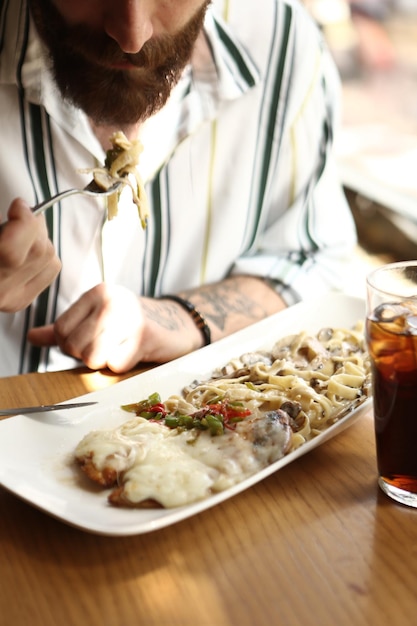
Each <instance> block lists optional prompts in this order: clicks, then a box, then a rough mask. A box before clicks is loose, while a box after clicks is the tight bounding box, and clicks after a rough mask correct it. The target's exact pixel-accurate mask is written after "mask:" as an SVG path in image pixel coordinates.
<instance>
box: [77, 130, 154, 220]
mask: <svg viewBox="0 0 417 626" xmlns="http://www.w3.org/2000/svg"><path fill="white" fill-rule="evenodd" d="M110 142H111V145H112V148H111V149H110V150H108V151H107V154H106V160H105V163H104V167H96V168H93V169H89V170H83V171H84V172H91V173H92V174H93V177H94V180H95V182H96V183H97V185H98V186H99V187H101V188H102V189H109V188H110V187H111V186H112V185H114V183H115V182H121V183H122V184H123V186H126V185H127V186H129V187H130V189H131V191H132V200H133V202H134V204H136V206H137V209H138V213H139V219H140V221H141V224H142V227H143V228H145V227H146V223H147V219H148V216H149V207H148V201H147V197H146V192H145V187H144V184H143V181H142V179H141V176H140V174H139V172H138V169H137V166H138V163H139V156H140V154H141V152H142V150H143V147H142V144H141V143H140V141H139V140H135V141H129V139H128V138H127V137H126V136H125V134H124V133H123V132H122V131H118V132H116V133H114V134H113V135H112V136H111V137H110ZM130 176H131V177H132V178H133V179H134V183H133V182H132V180H131V179H130ZM119 195H120V192H119V191H117V192H115V193H114V194H111V195H110V196H109V197H108V199H107V215H108V219H109V220H111V219H113V217H115V216H116V215H117V212H118V199H119Z"/></svg>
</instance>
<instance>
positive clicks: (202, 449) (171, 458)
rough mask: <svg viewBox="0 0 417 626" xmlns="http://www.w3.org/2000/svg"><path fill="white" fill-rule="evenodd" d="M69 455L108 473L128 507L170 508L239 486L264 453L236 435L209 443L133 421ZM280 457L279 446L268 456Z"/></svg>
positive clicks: (204, 435) (95, 435)
mask: <svg viewBox="0 0 417 626" xmlns="http://www.w3.org/2000/svg"><path fill="white" fill-rule="evenodd" d="M287 439H288V438H287ZM75 455H76V458H78V459H81V458H85V457H89V456H90V457H91V456H92V460H93V463H94V466H95V468H97V469H98V470H99V471H102V470H103V469H104V468H112V469H114V470H115V471H116V472H117V473H118V474H119V477H120V483H121V484H123V495H124V498H126V499H127V500H128V501H129V502H130V503H132V504H137V503H140V502H142V501H144V500H147V499H153V500H155V501H157V502H159V503H160V504H161V505H162V506H164V507H175V506H183V505H185V504H189V503H191V502H195V501H198V500H201V499H203V498H206V497H207V496H208V495H210V494H211V493H213V492H216V491H222V490H224V489H227V488H228V487H231V486H232V485H234V484H236V483H238V482H240V481H242V480H243V479H244V478H246V477H247V476H250V475H252V474H254V473H255V472H256V471H258V470H259V469H261V468H262V467H264V466H265V464H266V463H267V458H268V457H269V456H270V452H267V453H266V452H265V446H259V442H257V443H253V442H252V441H250V440H249V439H247V438H245V436H241V435H240V434H239V433H238V432H233V431H226V433H225V434H224V435H222V436H219V437H213V436H211V435H210V434H209V433H208V432H207V431H199V432H198V433H196V431H195V430H193V431H178V430H177V429H174V430H172V429H170V428H168V427H166V426H164V425H161V424H157V423H154V422H149V421H147V420H145V419H143V418H140V417H138V418H136V419H134V420H130V421H128V422H126V423H125V424H123V425H122V426H120V427H119V428H117V429H115V430H113V431H94V432H91V433H89V434H88V435H86V437H84V439H83V440H82V441H81V442H80V443H79V445H78V446H77V449H76V452H75ZM282 455H283V449H282V446H280V451H279V452H277V451H276V450H275V452H274V456H275V457H279V456H282Z"/></svg>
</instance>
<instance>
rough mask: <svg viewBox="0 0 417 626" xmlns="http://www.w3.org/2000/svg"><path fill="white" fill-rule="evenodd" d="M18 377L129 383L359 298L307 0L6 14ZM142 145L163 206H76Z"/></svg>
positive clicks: (54, 4)
mask: <svg viewBox="0 0 417 626" xmlns="http://www.w3.org/2000/svg"><path fill="white" fill-rule="evenodd" d="M1 16H2V24H3V30H2V32H3V35H2V46H1V49H0V127H1V137H2V141H3V150H2V152H1V154H0V186H1V190H2V197H3V218H4V219H5V218H6V217H7V219H8V222H7V223H6V224H4V225H3V226H2V229H1V231H0V341H1V346H2V360H1V366H0V374H1V375H11V374H15V373H20V372H26V371H36V370H38V371H39V370H40V371H42V370H46V369H63V368H67V367H73V366H75V365H79V364H80V363H84V364H85V365H87V366H88V367H90V368H93V369H99V368H104V367H108V368H110V369H112V370H113V371H115V372H125V371H127V370H129V369H130V368H132V367H133V366H135V365H136V364H137V363H138V362H140V361H152V362H164V361H168V360H171V359H173V358H176V357H178V356H181V355H183V354H186V353H188V352H190V351H192V350H195V349H198V348H200V347H201V346H202V345H205V344H207V343H209V342H210V341H216V340H218V339H220V338H222V337H224V336H226V335H228V334H230V333H232V332H234V331H236V330H238V329H240V328H243V327H245V326H247V325H248V324H251V323H253V322H256V321H258V320H260V319H262V318H264V317H265V316H267V315H270V314H272V313H274V312H276V311H279V310H280V309H282V308H284V307H286V306H289V305H291V304H293V303H294V302H296V301H298V300H300V299H302V298H304V297H307V296H311V295H319V294H322V293H324V292H325V291H328V290H329V289H335V288H340V286H341V285H343V277H344V273H345V272H346V270H347V269H348V260H349V258H350V255H351V250H352V248H353V246H354V244H355V241H356V236H355V228H354V224H353V220H352V217H351V215H350V212H349V209H348V207H347V204H346V201H345V198H344V194H343V191H342V188H341V186H340V183H339V181H338V180H337V177H336V175H335V167H334V158H333V156H332V141H333V135H334V131H335V127H336V123H337V103H338V98H339V88H340V85H339V81H338V77H337V74H336V71H335V68H334V64H333V62H332V59H331V58H330V56H329V53H328V51H327V49H326V46H325V44H324V42H323V40H322V37H321V34H320V32H319V31H318V29H317V28H316V26H315V25H314V23H313V22H312V20H311V19H310V17H309V16H308V14H307V13H306V11H305V10H304V9H303V7H302V6H301V5H300V4H299V2H298V1H297V0H260V2H257V3H254V2H253V0H214V1H213V2H209V1H208V0H176V1H175V2H172V1H167V0H120V1H118V2H117V3H116V2H114V0H28V1H26V0H15V1H14V2H13V3H3V6H2V8H1ZM119 130H122V131H123V132H124V133H125V134H126V136H127V137H129V138H130V139H139V140H140V141H141V143H142V144H143V152H142V155H141V160H140V163H139V166H138V167H139V170H140V174H141V176H142V178H143V180H144V181H145V184H146V189H147V195H148V199H149V205H150V217H149V220H148V224H147V227H146V228H145V229H143V228H142V226H141V224H140V221H139V220H138V217H137V212H136V210H135V208H134V207H133V206H132V201H131V196H129V190H128V189H126V190H125V191H123V193H122V195H121V197H120V201H119V212H118V216H117V218H115V219H113V220H111V221H108V220H107V219H106V215H107V213H106V207H105V204H104V203H103V202H102V201H100V200H97V199H91V198H86V197H82V196H73V197H71V198H69V199H66V200H65V201H63V202H62V203H61V204H56V205H55V206H54V207H53V209H49V210H48V212H47V214H46V217H43V216H38V217H34V216H33V215H32V214H31V212H30V209H29V205H31V204H33V203H35V202H36V201H38V200H41V199H43V198H44V197H47V196H49V195H50V194H53V193H56V192H57V191H58V190H62V189H66V188H70V187H82V186H84V185H85V184H86V182H88V177H87V175H86V174H85V173H84V171H83V170H85V169H89V168H92V167H94V166H96V165H97V164H100V163H103V162H104V159H105V153H106V150H107V149H108V148H109V138H110V136H111V135H112V134H113V132H115V131H119Z"/></svg>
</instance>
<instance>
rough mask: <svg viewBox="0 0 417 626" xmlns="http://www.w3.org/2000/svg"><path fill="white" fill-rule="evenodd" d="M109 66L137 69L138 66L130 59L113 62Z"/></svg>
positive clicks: (114, 68) (118, 68) (115, 68)
mask: <svg viewBox="0 0 417 626" xmlns="http://www.w3.org/2000/svg"><path fill="white" fill-rule="evenodd" d="M109 67H111V69H113V70H136V69H137V67H136V66H135V65H133V63H130V61H119V62H118V63H112V64H111V65H110V66H109Z"/></svg>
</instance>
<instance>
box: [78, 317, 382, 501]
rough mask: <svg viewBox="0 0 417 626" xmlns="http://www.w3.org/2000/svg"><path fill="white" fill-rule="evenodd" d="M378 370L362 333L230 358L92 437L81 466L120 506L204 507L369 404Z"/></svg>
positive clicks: (321, 336)
mask: <svg viewBox="0 0 417 626" xmlns="http://www.w3.org/2000/svg"><path fill="white" fill-rule="evenodd" d="M369 388H370V368H369V360H368V355H367V353H366V350H365V347H364V339H363V332H362V328H359V326H358V327H357V328H355V329H353V330H347V329H344V328H338V329H330V328H325V329H322V330H321V331H320V332H319V333H317V334H316V335H309V334H307V333H305V332H301V333H299V334H295V335H290V336H287V337H285V338H283V339H280V340H279V341H277V342H276V343H275V345H274V346H273V347H272V349H271V350H270V351H259V352H255V353H248V354H244V355H242V356H240V357H239V358H236V359H233V360H231V361H230V362H229V363H227V364H226V365H225V366H224V367H223V368H221V369H219V370H216V371H215V372H213V374H212V376H211V377H210V378H209V379H207V380H205V381H195V382H193V383H192V384H191V385H189V386H188V387H187V388H185V389H184V390H183V391H182V393H181V394H179V395H172V396H170V397H169V398H168V399H167V400H165V402H162V401H161V398H160V396H159V394H158V393H154V394H151V395H150V396H149V397H148V398H146V399H144V400H141V401H140V402H135V403H132V404H127V405H124V406H123V407H122V408H123V409H124V410H125V411H129V412H131V413H134V414H135V417H134V418H133V419H130V420H128V421H127V422H125V423H123V424H122V425H121V426H118V427H117V428H114V429H112V430H103V431H99V430H97V431H93V432H91V433H89V434H87V435H86V436H85V437H84V439H83V440H82V441H81V442H80V443H79V444H78V446H77V448H76V450H75V459H76V461H77V462H78V464H79V465H80V466H81V468H82V469H83V471H84V472H85V473H86V474H87V475H88V476H89V477H90V478H91V479H92V480H93V481H95V482H97V483H98V484H100V485H102V486H103V487H105V488H111V493H110V495H109V502H110V503H111V504H113V505H118V506H129V507H144V506H163V507H167V508H168V507H175V506H183V505H187V504H190V503H192V502H197V501H199V500H202V499H204V498H207V497H209V496H210V495H211V494H213V493H216V492H220V491H223V490H225V489H228V488H229V487H232V486H233V485H235V484H237V483H239V482H241V481H242V480H244V479H245V478H248V477H249V476H251V475H253V474H255V473H257V472H258V471H260V470H261V469H263V468H265V467H267V466H268V465H270V464H271V463H274V462H276V461H278V460H279V459H281V458H282V457H283V456H285V455H286V454H288V453H290V452H291V451H293V450H295V449H296V448H297V447H299V446H300V445H303V443H305V442H306V441H309V440H310V439H312V438H313V437H315V436H316V435H318V434H319V433H321V432H323V431H324V430H326V429H327V428H328V427H329V426H331V425H332V424H334V423H335V422H336V421H337V420H339V419H340V418H341V417H343V416H344V415H346V413H347V412H349V411H351V410H353V409H354V408H356V407H357V406H359V405H360V404H361V403H362V402H364V401H365V400H366V398H367V397H368V395H369Z"/></svg>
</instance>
